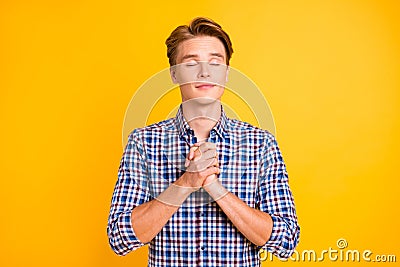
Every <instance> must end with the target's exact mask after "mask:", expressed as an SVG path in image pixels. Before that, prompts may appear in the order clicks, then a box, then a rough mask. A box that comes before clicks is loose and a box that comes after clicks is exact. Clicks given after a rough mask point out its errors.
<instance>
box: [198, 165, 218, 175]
mask: <svg viewBox="0 0 400 267" xmlns="http://www.w3.org/2000/svg"><path fill="white" fill-rule="evenodd" d="M218 173H219V168H217V167H210V168H207V169H205V170H204V171H202V172H200V174H201V175H202V176H205V177H207V176H210V175H211V174H218Z"/></svg>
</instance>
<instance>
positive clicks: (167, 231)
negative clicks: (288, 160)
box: [107, 18, 300, 266]
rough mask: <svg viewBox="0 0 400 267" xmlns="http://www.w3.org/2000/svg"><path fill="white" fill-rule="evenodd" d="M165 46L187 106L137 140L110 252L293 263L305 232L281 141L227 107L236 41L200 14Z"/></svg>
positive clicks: (111, 225) (125, 171)
mask: <svg viewBox="0 0 400 267" xmlns="http://www.w3.org/2000/svg"><path fill="white" fill-rule="evenodd" d="M166 45H167V56H168V58H169V62H170V65H171V77H172V79H173V81H174V82H176V83H179V84H180V91H181V97H182V104H181V106H180V108H179V110H178V112H177V115H176V117H174V118H172V119H168V120H165V121H162V122H159V123H156V124H153V125H150V126H146V127H144V128H140V129H135V130H134V131H133V132H132V133H131V134H130V136H129V140H128V144H127V146H126V148H125V152H124V154H123V157H122V160H121V164H120V167H119V172H118V181H117V184H116V186H115V189H114V194H113V198H112V204H111V210H110V217H109V221H108V228H107V232H108V236H109V241H110V244H111V247H112V249H113V250H114V251H115V252H116V253H117V254H119V255H126V254H127V253H128V252H130V251H133V250H135V249H137V248H139V247H141V246H143V245H145V244H149V258H148V261H149V266H259V265H260V261H259V257H258V252H259V250H260V249H261V248H264V249H265V250H267V251H270V252H272V253H274V254H275V255H277V256H279V257H284V258H287V257H289V256H290V255H291V253H292V252H293V250H294V249H295V247H296V245H297V243H298V241H299V229H300V228H299V226H298V224H297V217H296V211H295V206H294V202H293V197H292V194H291V191H290V188H289V185H288V175H287V172H286V167H285V164H284V162H283V159H282V156H281V153H280V151H279V148H278V145H277V143H276V141H275V138H274V137H273V136H272V135H271V134H270V133H269V132H268V131H266V130H262V129H259V128H257V127H254V126H252V125H250V124H248V123H245V122H241V121H237V120H232V119H229V118H227V117H226V115H225V112H224V110H223V108H222V105H221V103H220V99H221V96H222V95H223V92H224V84H225V82H226V79H227V76H228V72H229V67H228V66H229V60H230V57H231V55H232V53H233V50H232V45H231V41H230V38H229V36H228V35H227V34H226V33H225V32H224V31H223V30H222V28H221V27H220V25H218V24H217V23H215V22H214V21H212V20H209V19H206V18H196V19H194V20H193V21H192V22H191V23H190V25H188V26H186V25H185V26H179V27H177V28H176V29H175V30H174V31H173V32H172V33H171V35H170V36H169V38H168V39H167V41H166Z"/></svg>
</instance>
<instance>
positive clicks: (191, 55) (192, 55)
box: [182, 53, 224, 60]
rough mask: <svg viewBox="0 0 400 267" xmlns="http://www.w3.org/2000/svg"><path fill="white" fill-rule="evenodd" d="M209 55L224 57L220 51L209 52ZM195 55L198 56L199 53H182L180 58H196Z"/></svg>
mask: <svg viewBox="0 0 400 267" xmlns="http://www.w3.org/2000/svg"><path fill="white" fill-rule="evenodd" d="M209 55H210V56H213V57H219V58H222V59H224V56H223V55H222V54H221V53H210V54H209ZM197 57H199V55H196V54H187V55H184V56H183V57H182V60H185V59H189V58H197Z"/></svg>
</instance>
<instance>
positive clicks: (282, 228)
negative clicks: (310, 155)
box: [257, 135, 300, 258]
mask: <svg viewBox="0 0 400 267" xmlns="http://www.w3.org/2000/svg"><path fill="white" fill-rule="evenodd" d="M264 151H265V152H264V153H263V156H262V160H261V164H260V166H261V173H260V184H259V192H258V201H257V202H258V203H257V204H258V207H259V208H260V210H261V211H264V212H266V213H268V214H269V215H270V216H271V218H272V221H273V227H272V233H271V236H270V238H269V240H268V241H267V242H266V243H265V244H264V245H263V246H261V247H260V248H263V249H265V250H266V251H269V252H271V253H273V254H274V255H276V256H278V257H280V258H288V257H290V256H291V254H292V253H293V251H294V249H295V248H296V246H297V244H298V243H299V236H300V227H299V225H298V223H297V215H296V209H295V205H294V200H293V196H292V192H291V190H290V188H289V179H288V174H287V171H286V166H285V163H284V162H283V158H282V155H281V152H280V150H279V147H278V144H277V142H276V140H275V138H274V137H273V136H272V135H271V136H270V137H269V138H267V140H266V146H265V150H264Z"/></svg>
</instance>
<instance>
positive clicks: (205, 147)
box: [199, 142, 217, 153]
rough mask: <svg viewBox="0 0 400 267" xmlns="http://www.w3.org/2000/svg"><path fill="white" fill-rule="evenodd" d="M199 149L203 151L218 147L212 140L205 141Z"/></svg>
mask: <svg viewBox="0 0 400 267" xmlns="http://www.w3.org/2000/svg"><path fill="white" fill-rule="evenodd" d="M199 149H200V151H201V152H202V153H204V152H206V151H207V150H209V149H217V146H216V144H215V143H211V142H205V143H203V144H201V145H200V146H199Z"/></svg>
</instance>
